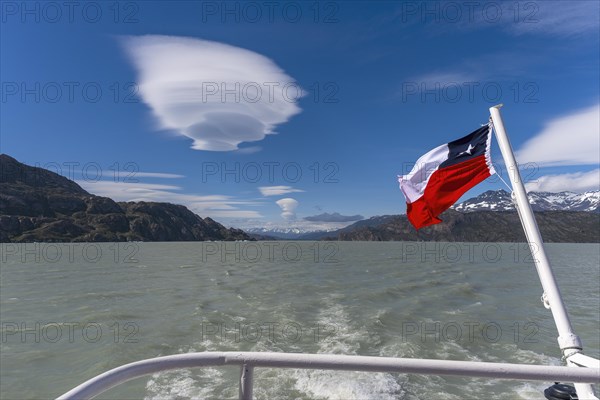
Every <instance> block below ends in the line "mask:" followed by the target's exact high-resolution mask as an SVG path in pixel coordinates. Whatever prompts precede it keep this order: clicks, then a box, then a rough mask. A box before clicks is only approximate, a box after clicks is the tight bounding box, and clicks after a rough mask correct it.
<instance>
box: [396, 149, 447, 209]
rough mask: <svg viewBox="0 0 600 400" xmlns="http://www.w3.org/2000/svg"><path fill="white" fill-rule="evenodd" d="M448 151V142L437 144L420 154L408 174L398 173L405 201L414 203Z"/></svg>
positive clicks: (421, 194)
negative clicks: (401, 174)
mask: <svg viewBox="0 0 600 400" xmlns="http://www.w3.org/2000/svg"><path fill="white" fill-rule="evenodd" d="M449 153H450V150H449V149H448V144H443V145H441V146H438V147H436V148H435V149H433V150H431V151H429V152H428V153H426V154H424V155H423V156H421V157H420V158H419V159H418V160H417V162H416V163H415V166H414V167H413V169H412V170H411V171H410V172H409V173H408V175H403V176H400V175H398V182H399V183H400V190H402V193H404V197H406V202H407V203H414V202H415V201H417V200H418V199H419V198H420V197H421V196H423V193H424V192H425V187H426V186H427V182H429V178H431V175H432V174H433V173H434V172H435V171H437V169H438V168H439V166H440V164H441V163H443V162H444V161H446V160H447V159H448V154H449Z"/></svg>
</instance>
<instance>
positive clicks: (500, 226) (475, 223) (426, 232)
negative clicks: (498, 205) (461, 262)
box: [315, 210, 600, 243]
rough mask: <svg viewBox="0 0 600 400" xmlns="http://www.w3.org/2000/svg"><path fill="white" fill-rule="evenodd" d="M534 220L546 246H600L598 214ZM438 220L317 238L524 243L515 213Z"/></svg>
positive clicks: (359, 226)
mask: <svg viewBox="0 0 600 400" xmlns="http://www.w3.org/2000/svg"><path fill="white" fill-rule="evenodd" d="M535 216H536V219H537V222H538V226H539V228H540V232H541V234H542V237H543V238H544V241H546V242H562V243H599V242H600V214H598V213H594V212H577V211H542V212H536V213H535ZM440 218H441V219H442V220H443V221H444V222H442V223H440V224H437V225H432V226H429V227H426V228H423V229H421V230H419V231H417V230H415V228H413V226H412V225H410V223H409V222H408V220H407V219H406V215H388V216H383V217H374V218H370V219H366V220H364V221H359V222H357V223H356V224H353V225H350V226H347V227H346V228H343V229H340V230H339V231H336V232H332V233H330V234H328V235H323V236H321V237H320V238H321V239H332V240H350V241H352V240H356V241H394V240H406V241H444V242H525V234H524V233H523V229H522V228H521V222H520V221H519V216H518V215H517V213H516V212H511V211H475V212H469V213H462V212H458V211H455V210H448V211H446V212H444V213H443V214H442V215H441V217H440ZM371 220H373V221H371ZM315 239H316V238H315Z"/></svg>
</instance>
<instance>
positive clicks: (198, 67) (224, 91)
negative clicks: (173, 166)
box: [123, 35, 304, 151]
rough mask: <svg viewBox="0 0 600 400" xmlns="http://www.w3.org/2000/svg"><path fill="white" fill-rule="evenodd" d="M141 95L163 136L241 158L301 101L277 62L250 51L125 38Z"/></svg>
mask: <svg viewBox="0 0 600 400" xmlns="http://www.w3.org/2000/svg"><path fill="white" fill-rule="evenodd" d="M123 44H124V46H125V49H126V51H127V54H128V55H129V56H130V58H131V60H132V61H133V63H134V65H135V67H136V69H137V73H138V76H137V82H138V89H139V93H140V95H141V97H142V99H143V101H144V102H145V103H146V104H148V106H149V107H150V108H151V109H152V111H153V113H154V115H155V116H156V118H157V119H158V121H159V123H160V127H161V128H163V129H170V130H174V131H175V132H177V133H179V134H181V135H183V136H187V137H189V138H190V139H192V140H193V144H192V148H193V149H196V150H209V151H232V150H237V149H238V145H239V144H240V143H242V142H256V141H259V140H262V139H264V138H265V136H266V135H269V134H272V133H274V132H273V129H274V128H275V126H276V125H278V124H281V123H284V122H286V121H288V120H289V119H290V118H291V117H292V116H293V115H295V114H298V113H299V112H300V111H301V109H300V108H299V107H298V105H297V104H296V102H297V100H298V99H299V98H300V97H301V96H302V95H303V94H304V92H303V91H302V89H301V88H300V87H299V86H298V85H297V84H295V83H294V80H293V79H292V78H291V77H289V76H288V75H286V74H285V72H283V71H282V70H281V68H279V67H278V66H277V65H275V63H274V62H273V61H271V60H270V59H268V58H267V57H264V56H262V55H260V54H258V53H255V52H253V51H250V50H245V49H241V48H239V47H234V46H230V45H226V44H223V43H218V42H211V41H207V40H200V39H193V38H184V37H176V36H160V35H146V36H128V37H125V38H123Z"/></svg>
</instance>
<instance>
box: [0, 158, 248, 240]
mask: <svg viewBox="0 0 600 400" xmlns="http://www.w3.org/2000/svg"><path fill="white" fill-rule="evenodd" d="M133 240H141V241H196V240H251V238H250V237H249V236H248V235H247V234H246V233H244V232H243V231H241V230H239V229H228V228H225V227H224V226H223V225H221V224H219V223H217V222H215V221H213V220H212V219H210V218H204V219H203V218H201V217H199V216H198V215H196V214H194V213H192V212H191V211H190V210H188V209H187V208H186V207H184V206H180V205H175V204H169V203H146V202H139V203H133V202H130V203H116V202H115V201H113V200H111V199H109V198H107V197H100V196H95V195H93V194H90V193H88V192H86V191H85V190H83V189H82V188H81V187H80V186H79V185H77V184H76V183H75V182H73V181H70V180H69V179H67V178H64V177H62V176H60V175H58V174H55V173H53V172H51V171H47V170H45V169H42V168H36V167H30V166H28V165H25V164H22V163H20V162H18V161H17V160H15V159H14V158H12V157H9V156H7V155H5V154H1V155H0V242H34V241H37V242H107V241H111V242H112V241H133Z"/></svg>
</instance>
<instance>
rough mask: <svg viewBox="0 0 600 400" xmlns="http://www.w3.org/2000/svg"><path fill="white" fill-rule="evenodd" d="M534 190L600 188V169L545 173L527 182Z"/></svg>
mask: <svg viewBox="0 0 600 400" xmlns="http://www.w3.org/2000/svg"><path fill="white" fill-rule="evenodd" d="M525 186H526V188H527V190H528V191H533V192H564V191H568V192H585V191H588V190H600V169H595V170H593V171H589V172H575V173H570V174H558V175H545V176H542V177H540V178H537V179H536V180H535V181H534V182H528V183H526V184H525Z"/></svg>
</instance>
